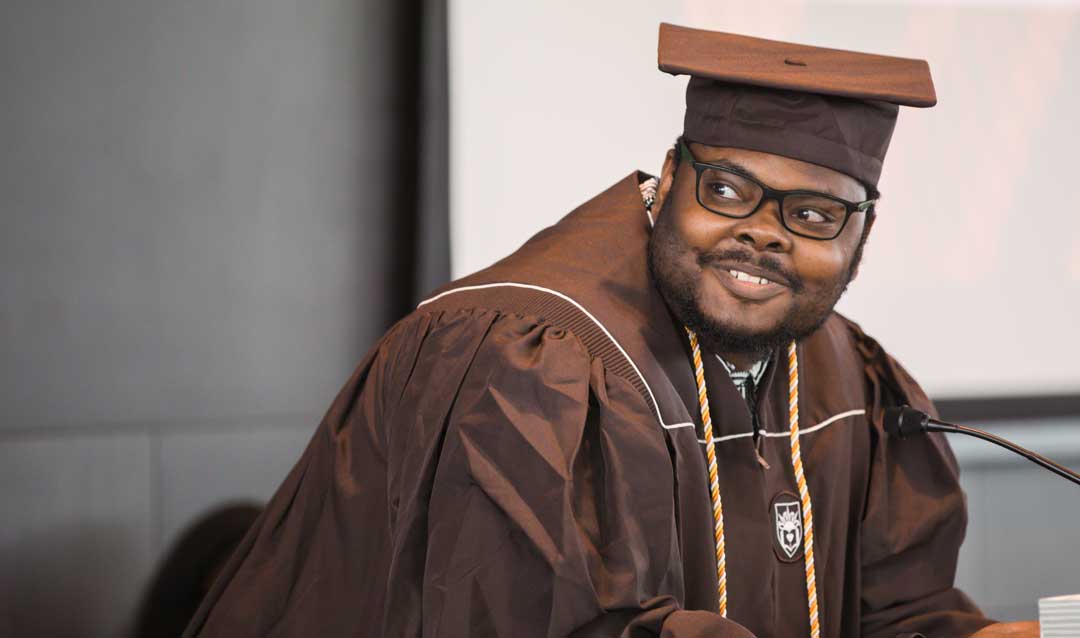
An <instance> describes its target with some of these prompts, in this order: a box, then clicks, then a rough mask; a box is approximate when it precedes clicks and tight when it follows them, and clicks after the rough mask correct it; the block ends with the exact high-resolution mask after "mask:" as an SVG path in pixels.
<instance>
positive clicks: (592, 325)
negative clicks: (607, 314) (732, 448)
mask: <svg viewBox="0 0 1080 638" xmlns="http://www.w3.org/2000/svg"><path fill="white" fill-rule="evenodd" d="M492 288H509V289H511V290H514V291H517V292H524V293H525V294H519V295H516V298H515V301H517V303H516V304H514V305H516V306H519V307H521V308H524V309H529V310H534V311H536V314H537V315H539V316H541V317H544V318H545V319H562V321H561V322H559V323H557V324H556V325H560V326H562V327H565V328H566V329H568V330H570V331H571V332H573V333H574V334H575V335H576V336H577V337H578V339H580V340H581V342H582V343H583V344H584V345H585V347H586V349H587V350H588V351H589V353H590V354H592V355H594V356H599V357H600V358H601V360H603V361H604V364H605V366H606V367H608V368H609V369H610V370H612V371H613V372H615V373H616V374H619V375H620V376H622V377H623V378H624V379H626V380H627V381H629V382H630V384H631V385H633V386H634V388H635V389H636V390H637V391H638V392H639V393H640V394H641V395H642V398H643V399H645V402H646V403H647V404H649V406H650V407H651V408H652V410H653V412H654V414H655V415H656V419H657V421H658V422H659V423H660V426H661V427H662V428H664V429H665V430H672V429H676V428H682V427H690V428H692V427H694V424H693V423H692V422H691V423H670V424H669V423H665V422H664V418H663V415H661V413H660V405H659V403H657V401H656V396H655V395H654V394H653V391H652V388H651V387H650V386H649V382H648V381H647V380H646V379H645V375H643V374H642V373H641V370H640V369H639V368H638V366H637V364H636V363H634V360H633V359H631V358H630V355H629V354H627V352H626V350H625V349H624V348H623V347H622V344H620V343H619V342H618V340H617V339H615V336H614V335H612V334H611V332H610V331H609V330H608V329H607V326H605V325H604V324H603V322H601V321H600V320H599V319H597V318H596V316H594V315H593V314H592V313H591V312H589V311H588V309H586V308H585V307H584V306H582V305H581V304H580V303H578V302H577V301H576V300H574V299H573V298H571V297H570V296H569V295H567V294H565V293H563V292H560V291H558V290H554V289H552V288H547V287H544V286H538V285H535V284H526V283H520V282H511V281H503V282H495V283H488V284H478V285H472V286H460V287H458V288H451V289H450V290H445V291H443V292H441V293H439V294H437V295H435V296H433V297H429V298H428V299H425V300H423V301H421V302H420V303H419V304H417V309H420V308H422V307H423V306H426V305H430V304H434V303H437V302H438V301H440V300H442V299H445V298H446V297H448V296H450V295H453V294H461V293H469V292H476V291H482V290H488V289H492ZM537 293H540V294H537ZM541 296H543V297H546V298H547V299H540V297H541ZM547 313H550V315H553V316H550V317H549V316H548V314H547Z"/></svg>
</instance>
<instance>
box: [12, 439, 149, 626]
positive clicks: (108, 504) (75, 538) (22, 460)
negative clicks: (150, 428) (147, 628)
mask: <svg viewBox="0 0 1080 638" xmlns="http://www.w3.org/2000/svg"><path fill="white" fill-rule="evenodd" d="M153 485H154V481H153V477H152V462H151V454H150V438H149V437H148V436H146V435H118V436H103V437H92V438H91V437H86V438H72V437H60V438H45V439H27V440H21V441H5V442H3V444H2V445H0V511H2V513H3V514H2V517H0V518H2V521H3V523H2V524H0V630H5V629H6V630H7V631H9V632H10V633H5V634H4V635H9V636H50V637H60V636H79V637H88V638H93V637H95V636H115V635H118V633H119V632H120V631H121V629H122V628H123V627H124V626H125V625H126V623H127V622H128V616H127V614H128V611H129V610H130V609H131V608H132V606H133V605H134V604H135V601H136V599H137V597H138V594H139V588H140V586H141V583H142V582H143V580H144V579H145V577H146V573H147V571H148V570H149V568H150V563H151V561H152V559H153V556H154V547H153V545H152V541H151V538H150V529H151V527H152V525H151V519H152V517H153ZM5 624H6V625H7V626H6V627H5Z"/></svg>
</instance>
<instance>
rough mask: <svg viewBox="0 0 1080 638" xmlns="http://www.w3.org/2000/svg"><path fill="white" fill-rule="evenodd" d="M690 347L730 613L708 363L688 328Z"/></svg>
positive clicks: (723, 599)
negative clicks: (710, 410)
mask: <svg viewBox="0 0 1080 638" xmlns="http://www.w3.org/2000/svg"><path fill="white" fill-rule="evenodd" d="M686 334H687V336H688V337H690V349H691V350H692V351H693V356H694V379H695V380H696V381H697V388H698V405H699V406H700V407H701V426H702V434H703V435H704V436H705V458H706V460H707V461H708V466H709V495H710V496H711V497H712V509H713V540H715V541H716V583H717V585H716V587H717V589H716V593H717V597H718V598H719V600H720V615H721V616H723V617H725V618H726V617H727V557H726V555H725V553H724V506H723V503H722V502H721V501H720V476H719V472H718V471H717V468H716V444H715V443H714V442H713V430H712V415H710V414H709V393H708V391H707V390H706V389H705V366H704V365H703V364H702V362H701V347H700V346H699V345H698V338H697V335H696V334H694V331H693V330H691V329H689V328H687V329H686Z"/></svg>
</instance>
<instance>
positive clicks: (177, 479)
mask: <svg viewBox="0 0 1080 638" xmlns="http://www.w3.org/2000/svg"><path fill="white" fill-rule="evenodd" d="M314 429H315V427H314V425H312V426H305V427H295V428H280V429H257V430H250V431H227V432H213V431H200V432H190V433H177V434H167V435H165V436H163V437H162V438H161V486H162V488H161V541H162V543H163V546H164V547H168V546H170V545H171V544H172V543H174V542H175V541H176V539H177V535H178V534H179V533H180V532H181V531H183V529H184V528H185V527H186V526H187V525H188V524H190V523H191V522H192V520H194V519H195V518H196V517H198V516H200V515H201V514H204V513H205V512H206V511H207V510H209V509H210V508H212V507H214V506H216V505H219V504H221V503H224V502H229V501H238V500H254V501H257V502H259V503H265V502H266V500H267V499H269V498H270V496H271V495H272V494H273V493H274V490H275V489H277V487H278V485H279V484H280V483H281V482H282V481H283V480H284V479H285V476H286V475H287V474H288V473H289V470H291V469H292V467H293V465H294V464H295V463H296V461H297V459H298V458H300V454H301V452H303V450H304V448H305V447H306V446H307V443H308V441H309V440H310V439H311V436H312V433H313V432H314Z"/></svg>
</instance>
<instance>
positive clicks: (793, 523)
mask: <svg viewBox="0 0 1080 638" xmlns="http://www.w3.org/2000/svg"><path fill="white" fill-rule="evenodd" d="M773 509H774V512H775V513H776V540H777V541H779V542H780V549H782V550H784V553H785V554H787V557H788V558H794V557H795V554H796V553H798V551H799V546H800V545H802V536H803V534H802V512H801V511H800V509H801V508H800V507H799V502H798V501H790V502H786V503H774V504H773Z"/></svg>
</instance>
